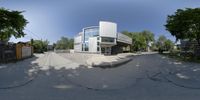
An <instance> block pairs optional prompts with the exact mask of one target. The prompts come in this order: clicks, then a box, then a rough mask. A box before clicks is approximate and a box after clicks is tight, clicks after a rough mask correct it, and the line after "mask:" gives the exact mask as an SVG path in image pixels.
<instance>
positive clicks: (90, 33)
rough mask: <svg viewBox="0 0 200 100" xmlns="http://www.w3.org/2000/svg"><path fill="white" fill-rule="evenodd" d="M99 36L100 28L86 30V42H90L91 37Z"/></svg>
mask: <svg viewBox="0 0 200 100" xmlns="http://www.w3.org/2000/svg"><path fill="white" fill-rule="evenodd" d="M96 36H99V27H92V28H86V29H84V41H88V40H89V37H96Z"/></svg>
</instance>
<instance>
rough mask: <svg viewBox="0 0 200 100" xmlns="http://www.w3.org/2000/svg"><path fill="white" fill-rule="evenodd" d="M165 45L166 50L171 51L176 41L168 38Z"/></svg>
mask: <svg viewBox="0 0 200 100" xmlns="http://www.w3.org/2000/svg"><path fill="white" fill-rule="evenodd" d="M164 46H165V50H167V51H169V50H172V49H173V48H174V43H173V42H172V41H171V40H170V39H167V40H166V41H165V42H164Z"/></svg>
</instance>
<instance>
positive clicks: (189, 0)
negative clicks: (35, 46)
mask: <svg viewBox="0 0 200 100" xmlns="http://www.w3.org/2000/svg"><path fill="white" fill-rule="evenodd" d="M0 7H4V8H7V9H11V10H21V11H25V12H24V13H23V15H24V16H25V18H26V19H27V20H28V22H29V23H28V25H27V26H26V30H24V31H25V32H26V33H27V35H26V36H25V37H24V38H21V39H14V38H12V39H11V41H14V42H17V41H29V40H30V39H31V38H34V39H44V40H45V39H48V40H49V41H50V42H51V43H53V42H56V41H57V40H58V39H59V38H60V37H61V36H65V37H70V38H73V37H74V36H75V35H76V34H77V33H78V32H80V31H81V30H82V28H83V27H87V26H92V25H98V22H99V21H101V20H103V21H113V22H116V23H117V24H118V32H121V31H123V30H127V31H132V32H137V31H142V30H150V31H152V32H153V33H154V34H155V35H156V37H158V36H159V35H165V36H167V37H168V38H170V39H172V40H174V38H173V37H172V36H170V34H169V33H168V32H167V31H166V30H165V27H164V26H163V25H164V24H165V22H166V18H167V15H169V14H173V13H174V12H175V11H176V9H179V8H181V9H182V8H195V7H200V1H199V0H0Z"/></svg>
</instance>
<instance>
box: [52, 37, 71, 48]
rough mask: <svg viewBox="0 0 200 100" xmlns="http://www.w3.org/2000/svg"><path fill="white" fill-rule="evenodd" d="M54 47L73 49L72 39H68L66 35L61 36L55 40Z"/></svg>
mask: <svg viewBox="0 0 200 100" xmlns="http://www.w3.org/2000/svg"><path fill="white" fill-rule="evenodd" d="M55 48H56V49H63V50H64V49H73V48H74V39H69V38H67V37H61V39H60V40H58V41H57V43H56V46H55Z"/></svg>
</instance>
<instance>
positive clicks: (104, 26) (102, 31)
mask: <svg viewBox="0 0 200 100" xmlns="http://www.w3.org/2000/svg"><path fill="white" fill-rule="evenodd" d="M99 35H100V36H101V37H113V38H116V37H117V24H116V23H113V22H105V21H100V22H99Z"/></svg>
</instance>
